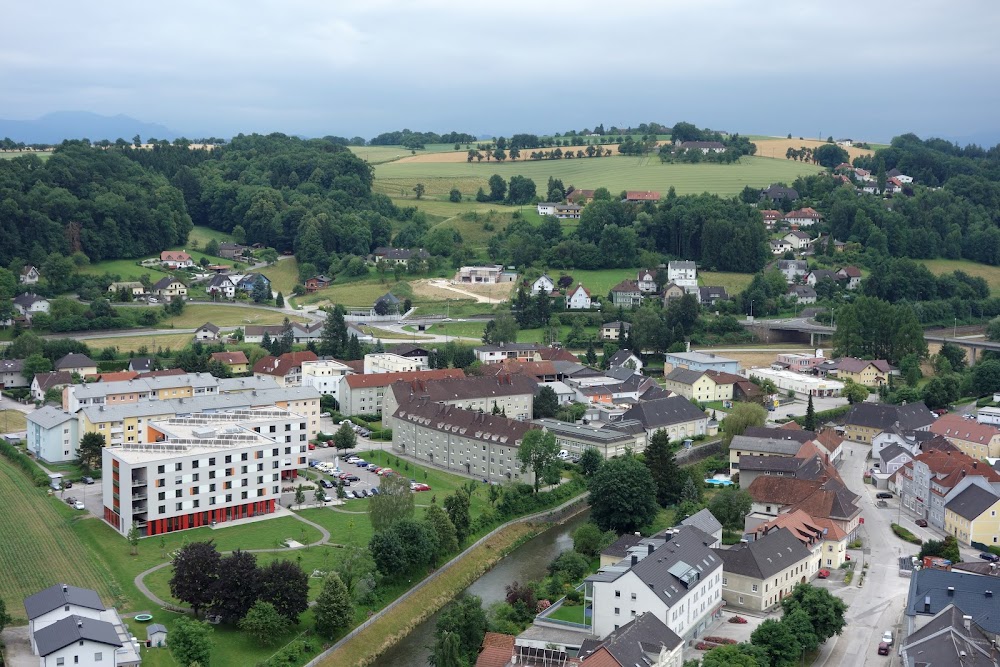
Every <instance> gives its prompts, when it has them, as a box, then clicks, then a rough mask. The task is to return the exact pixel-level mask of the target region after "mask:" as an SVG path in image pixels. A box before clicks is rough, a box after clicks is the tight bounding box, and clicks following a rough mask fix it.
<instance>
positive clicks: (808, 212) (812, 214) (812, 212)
mask: <svg viewBox="0 0 1000 667" xmlns="http://www.w3.org/2000/svg"><path fill="white" fill-rule="evenodd" d="M822 217H823V216H822V215H820V214H819V212H818V211H817V210H816V209H814V208H810V207H808V206H806V207H805V208H800V209H799V210H797V211H792V212H791V213H789V214H788V215H786V216H785V220H788V219H792V220H795V219H796V218H820V219H822Z"/></svg>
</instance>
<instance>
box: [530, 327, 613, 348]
mask: <svg viewBox="0 0 1000 667" xmlns="http://www.w3.org/2000/svg"><path fill="white" fill-rule="evenodd" d="M570 329H571V327H567V326H562V327H559V340H561V341H565V340H566V337H567V336H569V332H570ZM583 331H584V333H585V334H586V335H587V336H588V337H589V338H593V339H594V340H597V336H598V334H599V333H600V332H599V331H598V330H597V327H584V328H583ZM543 333H544V332H543V331H542V330H541V329H522V330H521V331H518V332H517V342H518V343H541V342H543V341H542V336H543ZM598 347H600V346H598Z"/></svg>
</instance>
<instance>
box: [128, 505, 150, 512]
mask: <svg viewBox="0 0 1000 667" xmlns="http://www.w3.org/2000/svg"><path fill="white" fill-rule="evenodd" d="M148 511H149V510H148V508H147V507H146V503H132V513H133V514H145V513H146V512H148Z"/></svg>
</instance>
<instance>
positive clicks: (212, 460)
mask: <svg viewBox="0 0 1000 667" xmlns="http://www.w3.org/2000/svg"><path fill="white" fill-rule="evenodd" d="M148 434H149V440H148V441H146V442H139V443H134V444H127V445H120V446H115V447H105V448H104V452H103V470H104V478H103V479H102V480H101V485H102V491H103V498H104V520H105V521H107V522H108V523H109V524H111V526H112V527H113V528H115V530H117V531H118V532H119V533H121V534H122V535H126V534H127V533H128V532H129V530H130V528H131V526H132V524H133V523H135V525H136V527H137V528H138V530H139V534H140V535H141V536H142V537H149V536H152V535H159V534H162V533H168V532H173V531H176V530H185V529H187V528H197V527H199V526H208V525H212V524H213V523H221V522H223V521H232V520H234V519H242V518H246V517H251V516H258V515H261V514H271V513H273V512H274V508H275V505H276V504H277V502H278V500H279V499H280V498H281V484H282V480H284V479H293V478H294V477H296V476H297V475H298V471H299V470H300V469H302V468H305V467H306V453H307V446H308V437H309V436H308V420H307V419H306V417H304V416H303V415H300V414H296V413H294V412H290V411H288V410H284V409H280V408H273V407H272V408H260V409H252V410H232V411H229V412H219V413H196V414H193V415H190V416H187V417H174V418H171V419H165V420H162V421H154V422H152V423H150V424H149V427H148Z"/></svg>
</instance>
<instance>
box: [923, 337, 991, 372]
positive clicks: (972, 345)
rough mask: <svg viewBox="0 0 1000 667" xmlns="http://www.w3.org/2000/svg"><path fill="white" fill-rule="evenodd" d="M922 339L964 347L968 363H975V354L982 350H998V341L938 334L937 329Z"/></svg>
mask: <svg viewBox="0 0 1000 667" xmlns="http://www.w3.org/2000/svg"><path fill="white" fill-rule="evenodd" d="M924 340H926V341H927V342H928V343H940V344H944V343H951V344H953V345H958V346H959V347H962V348H965V350H966V351H968V353H969V365H970V366H972V365H974V364H975V363H976V354H977V353H978V352H979V351H980V350H982V351H983V352H1000V343H994V342H992V341H988V340H984V339H982V338H978V337H977V338H956V337H955V336H940V335H938V332H937V331H934V332H928V333H925V334H924Z"/></svg>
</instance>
